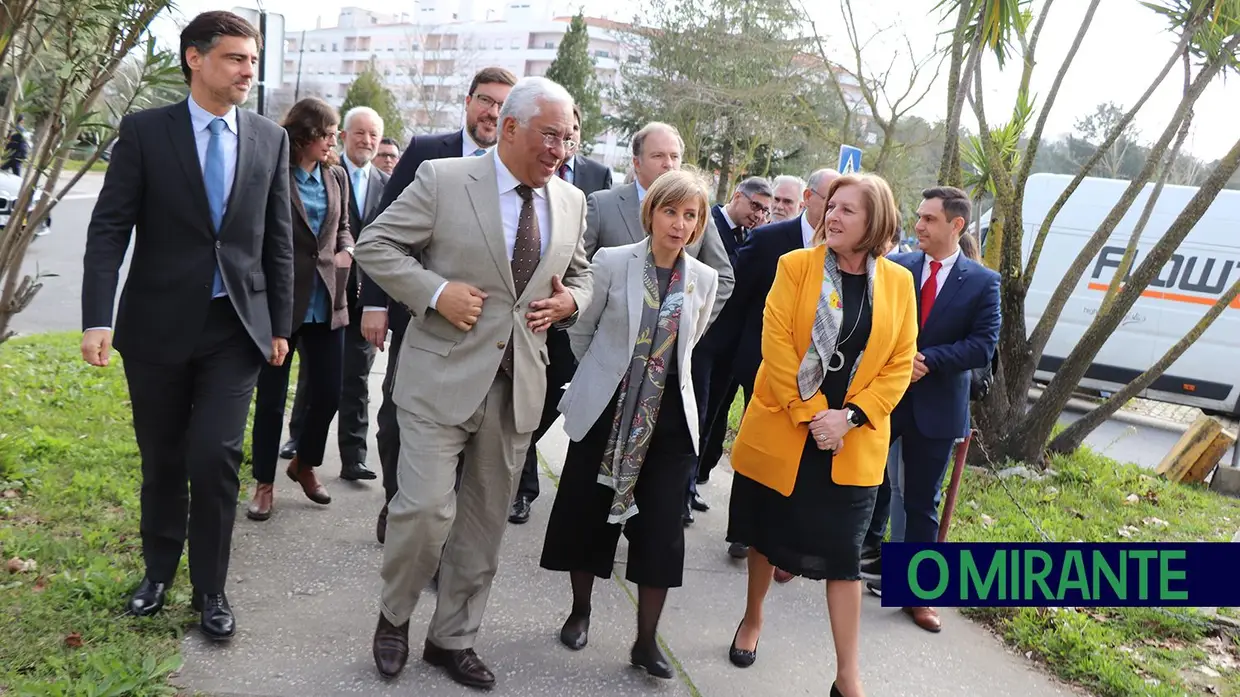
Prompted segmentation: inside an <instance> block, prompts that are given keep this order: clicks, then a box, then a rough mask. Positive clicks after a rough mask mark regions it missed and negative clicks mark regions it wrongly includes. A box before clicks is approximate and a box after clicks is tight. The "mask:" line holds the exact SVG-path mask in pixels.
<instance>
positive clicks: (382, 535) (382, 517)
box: [375, 504, 388, 544]
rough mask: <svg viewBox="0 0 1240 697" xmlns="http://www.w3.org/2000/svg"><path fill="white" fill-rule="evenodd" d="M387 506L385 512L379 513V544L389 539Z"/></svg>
mask: <svg viewBox="0 0 1240 697" xmlns="http://www.w3.org/2000/svg"><path fill="white" fill-rule="evenodd" d="M387 511H388V507H387V504H383V510H382V511H379V520H378V521H376V522H375V537H376V538H378V540H379V544H383V541H384V540H386V539H387Z"/></svg>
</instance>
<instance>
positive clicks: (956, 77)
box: [939, 0, 971, 187]
mask: <svg viewBox="0 0 1240 697" xmlns="http://www.w3.org/2000/svg"><path fill="white" fill-rule="evenodd" d="M970 4H971V3H970V2H968V0H961V2H960V10H959V11H958V12H957V13H956V29H955V31H954V32H953V33H952V52H951V66H950V67H949V68H948V72H947V119H946V121H944V123H943V129H944V132H943V135H944V136H945V137H946V140H945V142H944V145H943V159H942V162H940V164H939V184H942V185H944V186H956V187H958V186H960V185H961V176H960V115H961V112H962V111H964V103H963V102H960V103H959V106H958V105H957V99H956V96H957V93H958V92H959V91H960V90H961V89H964V90H965V91H967V85H968V84H969V83H968V81H967V77H968V76H967V75H961V72H962V70H961V64H962V63H964V46H965V41H964V37H965V31H966V30H967V29H968V26H969V17H970V16H971V15H970V13H969V5H970Z"/></svg>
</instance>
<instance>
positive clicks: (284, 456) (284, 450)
mask: <svg viewBox="0 0 1240 697" xmlns="http://www.w3.org/2000/svg"><path fill="white" fill-rule="evenodd" d="M267 452H271V451H270V450H268V451H267ZM296 454H297V441H295V440H292V439H289V440H286V441H284V445H281V446H280V459H281V460H292V459H293V456H294V455H296Z"/></svg>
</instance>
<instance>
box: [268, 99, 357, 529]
mask: <svg viewBox="0 0 1240 697" xmlns="http://www.w3.org/2000/svg"><path fill="white" fill-rule="evenodd" d="M339 123H340V116H339V115H337V113H336V110H335V109H334V108H332V106H331V105H330V104H328V103H327V102H324V101H323V100H321V99H318V98H316V97H308V98H306V99H303V100H301V101H300V102H297V103H296V104H294V105H293V106H292V108H291V109H289V112H288V115H287V116H285V118H284V123H283V124H282V125H283V126H284V128H285V130H287V131H288V135H289V173H288V177H289V199H290V202H291V204H290V205H292V207H293V335H292V336H291V337H289V340H288V352H289V353H290V354H291V353H293V351H295V350H297V349H298V348H300V349H301V353H300V355H301V367H300V368H299V370H301V371H304V372H306V373H307V374H308V377H309V381H310V382H309V388H310V395H309V398H310V407H309V409H308V410H307V412H306V418H305V425H304V426H303V429H302V435H301V438H300V439H299V440H298V447H297V456H296V457H294V458H293V460H292V462H290V463H289V466H288V470H287V472H286V473H287V474H288V476H289V478H290V479H292V480H293V481H295V482H297V483H298V484H300V485H301V489H302V492H303V493H305V495H306V497H307V498H309V499H310V500H311V501H313V502H315V503H318V504H328V503H331V496H330V495H328V493H327V489H326V488H325V487H324V486H323V485H322V484H321V483H320V482H319V480H318V477H317V476H316V475H315V471H314V470H315V468H317V467H318V466H319V465H321V464H323V454H324V451H325V450H326V448H327V431H328V428H329V427H330V426H331V422H332V419H334V418H335V417H336V409H337V408H338V407H339V406H340V386H341V382H342V379H343V377H342V376H343V361H344V327H345V325H347V324H348V323H349V308H348V304H347V299H346V298H347V296H346V286H347V285H348V277H349V267H350V266H352V264H353V256H352V254H351V252H352V250H353V236H352V235H351V234H350V233H349V186H348V183H347V182H348V175H347V174H345V171H344V169H343V168H342V167H340V165H338V164H336V163H337V162H338V159H337V158H336V153H335V146H336V138H337V127H338V125H339ZM291 365H292V360H286V361H284V364H283V365H280V366H271V365H267V366H263V370H262V372H261V373H259V376H258V389H257V396H256V398H255V406H254V431H253V439H252V445H251V447H252V449H253V452H252V461H253V465H252V466H253V468H254V479H255V480H257V486H256V487H255V490H254V496H252V497H251V498H250V505H249V507H248V508H247V509H246V516H247V517H249V518H250V519H252V520H267V519H268V518H270V517H271V508H272V500H273V498H274V483H275V475H276V459H277V457H278V454H279V451H280V435H281V433H282V431H283V429H284V405H285V402H286V401H287V398H288V379H289V370H290V366H291Z"/></svg>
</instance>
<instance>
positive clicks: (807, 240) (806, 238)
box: [801, 212, 814, 249]
mask: <svg viewBox="0 0 1240 697" xmlns="http://www.w3.org/2000/svg"><path fill="white" fill-rule="evenodd" d="M801 246H803V247H804V248H805V249H809V248H810V247H813V246H814V226H813V225H810V224H809V213H808V212H807V213H802V214H801Z"/></svg>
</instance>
